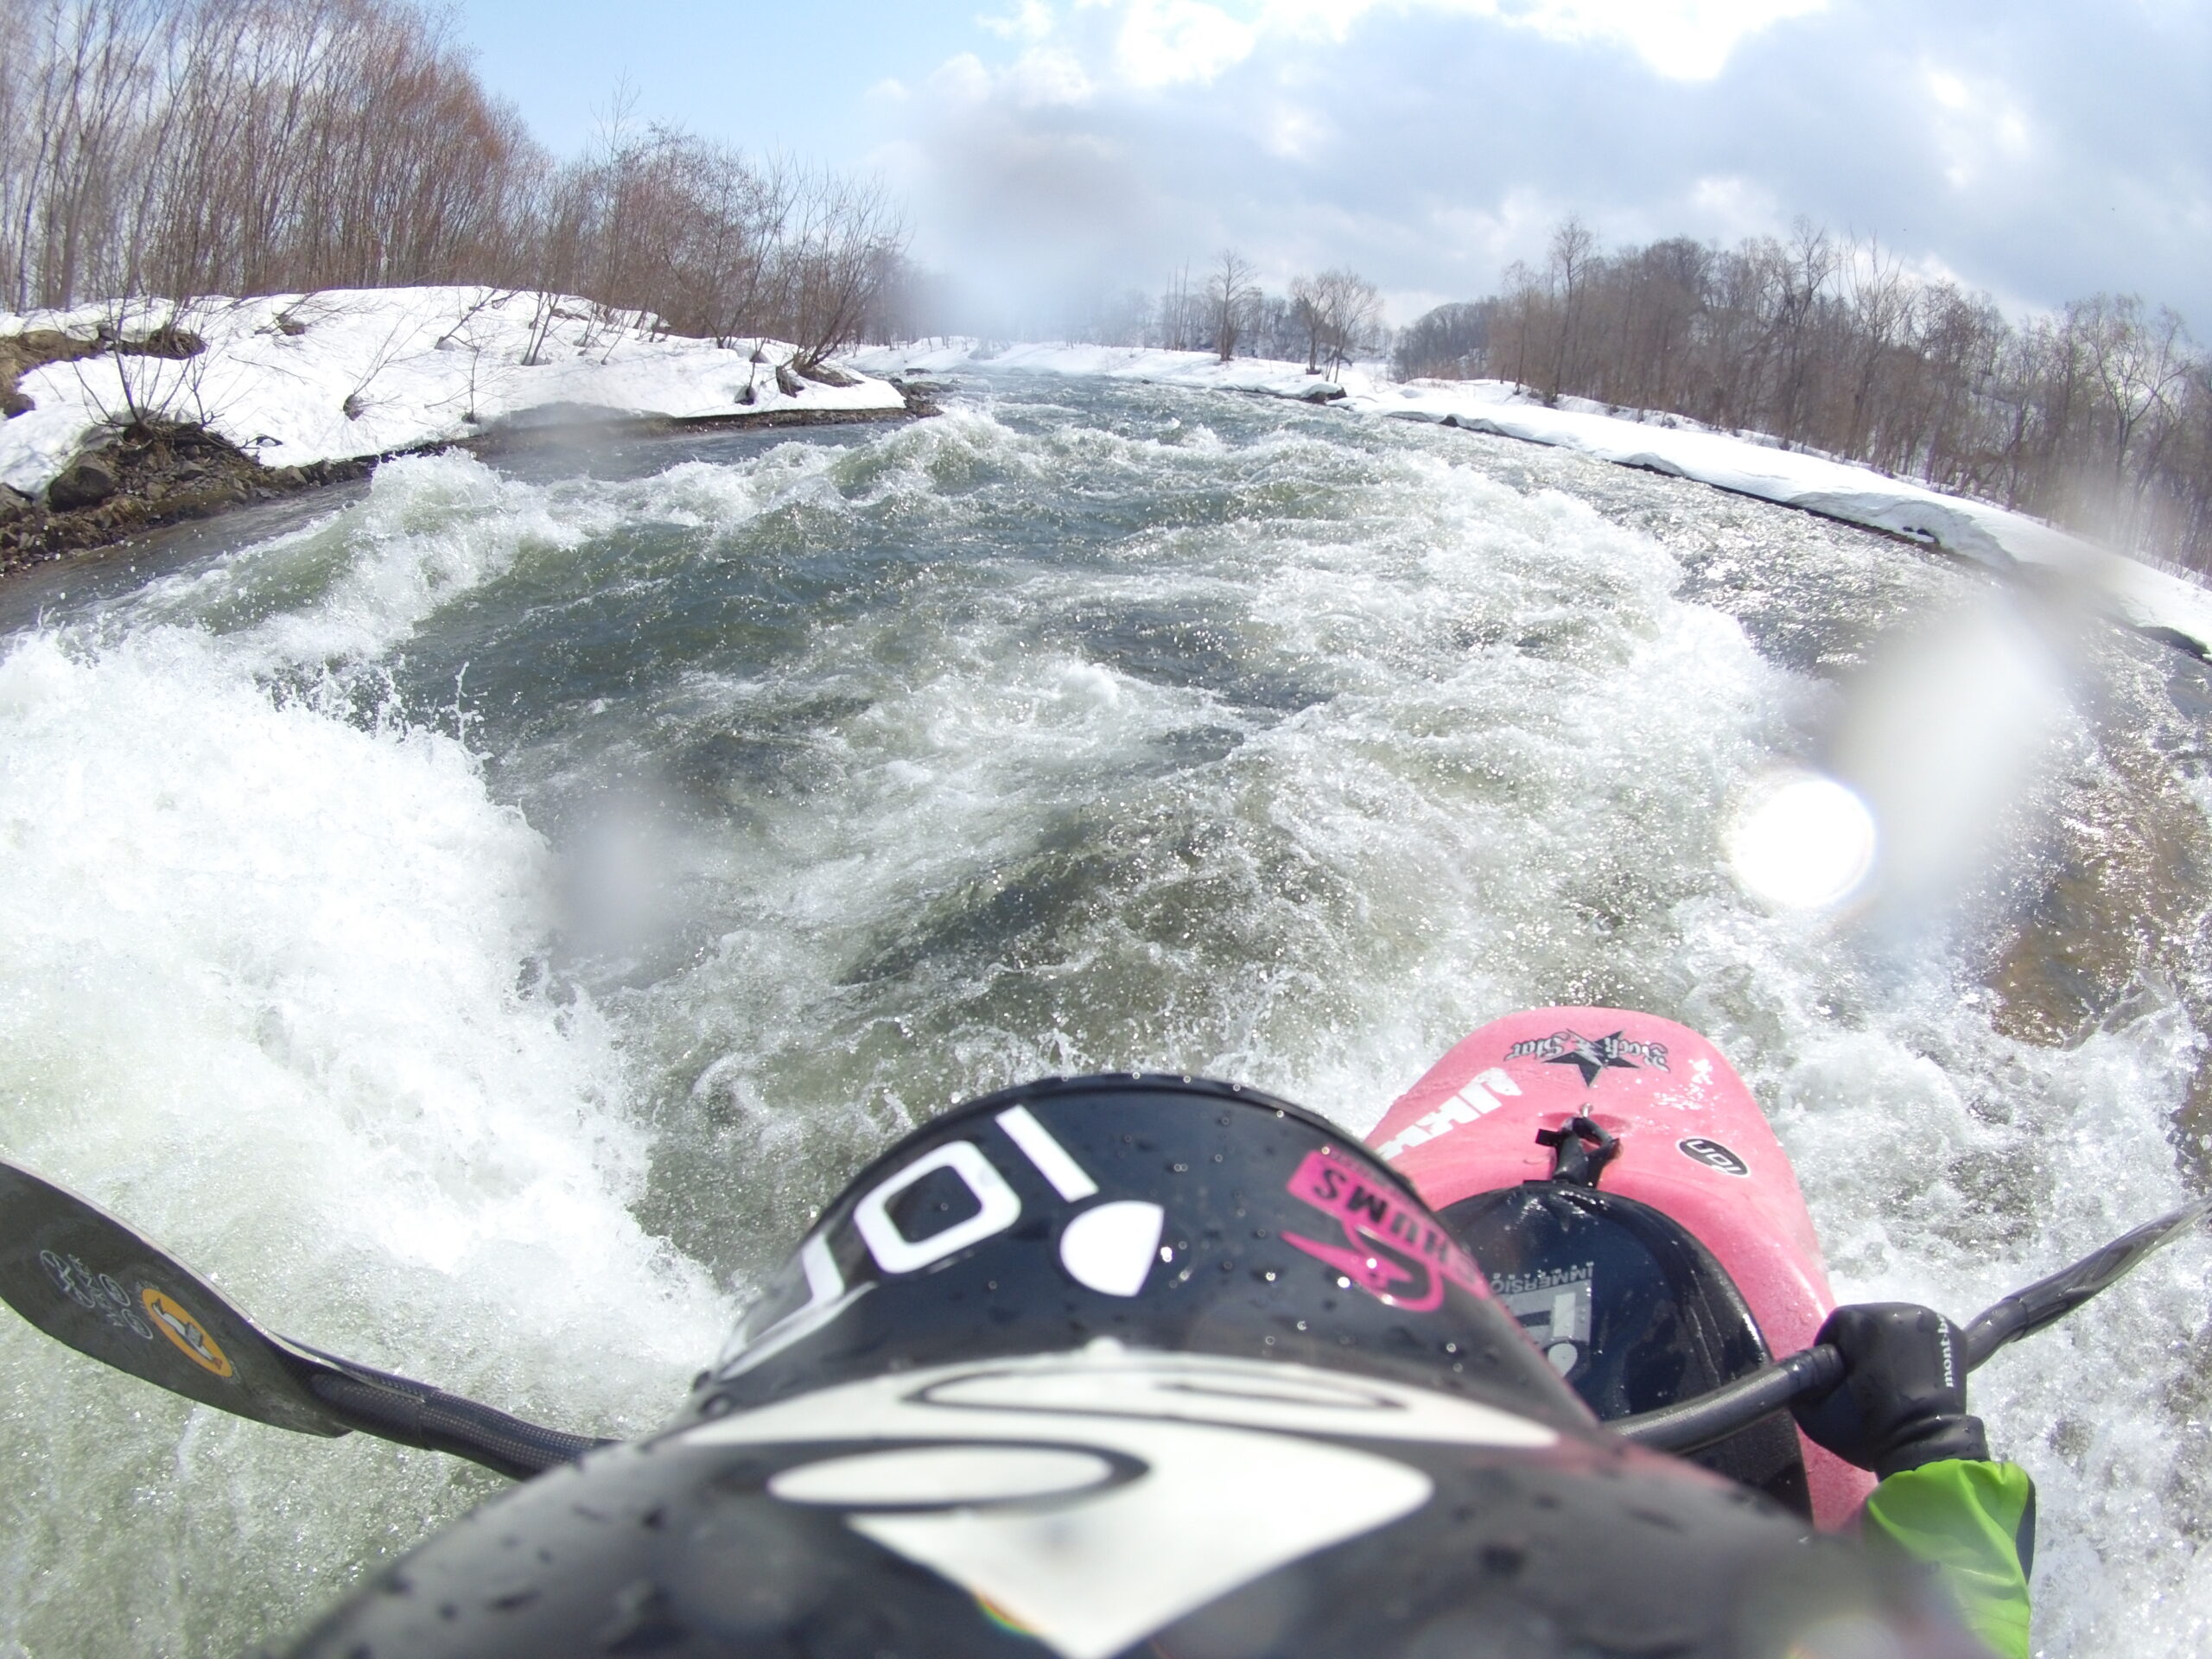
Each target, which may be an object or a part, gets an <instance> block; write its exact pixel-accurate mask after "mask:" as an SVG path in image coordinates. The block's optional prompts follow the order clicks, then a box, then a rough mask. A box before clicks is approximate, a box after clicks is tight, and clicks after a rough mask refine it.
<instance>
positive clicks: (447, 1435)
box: [0, 1160, 606, 1480]
mask: <svg viewBox="0 0 2212 1659" xmlns="http://www.w3.org/2000/svg"><path fill="white" fill-rule="evenodd" d="M0 1300H5V1301H6V1302H7V1303H8V1304H9V1305H10V1306H12V1307H14V1308H15V1309H16V1312H17V1313H21V1314H22V1316H23V1317H24V1318H25V1319H28V1320H29V1321H30V1323H31V1324H33V1325H36V1326H37V1327H38V1328H39V1329H40V1330H41V1331H43V1332H46V1333H47V1335H48V1336H50V1337H52V1338H54V1340H55V1341H57V1342H60V1343H63V1344H67V1346H69V1347H71V1348H74V1349H75V1350H76V1351H78V1352H79V1353H80V1354H86V1355H89V1356H90V1357H92V1358H94V1359H97V1360H99V1361H101V1362H103V1363H105V1364H109V1365H112V1366H114V1367H115V1368H116V1369H117V1370H120V1371H127V1372H129V1373H130V1375H131V1376H136V1377H138V1378H140V1379H142V1380H143V1381H145V1382H148V1383H153V1384H154V1385H155V1386H156V1387H157V1388H162V1389H168V1391H169V1392H170V1393H171V1394H178V1395H183V1396H184V1397H185V1398H187V1399H188V1400H196V1401H198V1402H200V1403H201V1404H202V1405H209V1406H213V1407H215V1408H218V1409H219V1410H222V1411H227V1412H230V1413H232V1414H234V1415H237V1416H240V1417H251V1418H252V1419H253V1420H254V1421H257V1422H263V1423H269V1424H271V1425H273V1426H274V1427H278V1428H288V1429H290V1430H292V1431H293V1432H294V1433H301V1434H322V1435H339V1434H344V1433H347V1432H349V1431H353V1430H359V1432H360V1433H364V1434H370V1435H373V1436H375V1437H376V1438H377V1439H378V1440H394V1441H397V1443H398V1444H400V1445H402V1446H421V1447H423V1448H424V1449H426V1450H429V1451H433V1452H450V1453H451V1454H452V1455H454V1457H458V1458H466V1459H468V1460H469V1461H470V1462H471V1463H477V1464H481V1465H483V1466H484V1467H485V1468H486V1469H491V1470H495V1471H498V1472H499V1473H500V1474H503V1475H505V1476H507V1477H509V1478H512V1479H516V1480H522V1479H526V1478H529V1477H530V1476H531V1475H535V1474H537V1473H540V1472H542V1471H544V1470H547V1469H550V1468H551V1467H553V1466H554V1465H556V1464H561V1463H566V1462H569V1461H571V1460H572V1459H576V1458H579V1457H581V1456H582V1455H583V1454H584V1453H585V1452H588V1451H590V1450H591V1449H592V1447H594V1446H601V1445H604V1444H605V1443H606V1442H604V1441H601V1440H592V1439H590V1438H588V1437H587V1436H585V1435H582V1434H567V1433H562V1432H561V1431H560V1430H558V1429H554V1428H547V1427H543V1426H542V1425H540V1424H537V1423H531V1422H525V1421H523V1419H521V1418H519V1417H513V1416H510V1415H508V1414H507V1413H505V1412H504V1411H499V1410H497V1409H495V1408H493V1407H491V1406H486V1405H482V1404H480V1403H479V1402H476V1401H474V1400H464V1399H462V1398H461V1396H460V1395H454V1394H448V1393H447V1392H446V1391H445V1390H444V1389H437V1388H433V1387H431V1386H430V1385H429V1383H416V1382H414V1381H412V1380H411V1379H410V1378H408V1377H404V1376H395V1375H393V1374H392V1373H391V1372H389V1371H380V1370H377V1369H375V1368H374V1367H373V1366H369V1365H363V1364H360V1363H357V1362H355V1361H353V1360H350V1359H340V1358H339V1357H337V1356H336V1355H335V1354H326V1353H324V1352H322V1351H320V1350H318V1349H315V1348H310V1347H308V1346H307V1345H306V1344H304V1343H296V1342H291V1341H288V1340H287V1339H286V1338H283V1337H280V1336H277V1335H275V1334H274V1333H272V1332H268V1331H264V1330H263V1329H262V1328H261V1326H260V1325H257V1324H256V1323H255V1322H254V1321H253V1320H252V1319H249V1318H247V1317H246V1315H245V1313H242V1312H240V1311H239V1310H238V1308H237V1307H235V1306H232V1304H231V1302H230V1300H228V1299H227V1298H226V1297H225V1296H224V1295H223V1294H222V1293H221V1292H219V1291H218V1290H217V1289H216V1288H215V1287H213V1285H211V1284H209V1283H208V1282H207V1281H206V1280H204V1279H202V1278H200V1275H199V1274H195V1273H194V1272H193V1271H192V1270H191V1269H190V1268H187V1267H185V1266H184V1265H183V1264H182V1263H181V1262H178V1261H177V1260H176V1259H175V1257H173V1256H171V1255H168V1253H167V1252H166V1251H163V1250H162V1249H159V1248H157V1247H156V1246H155V1245H153V1244H151V1243H148V1242H147V1241H146V1240H145V1239H144V1238H143V1237H141V1236H139V1235H138V1234H137V1233H136V1232H134V1231H132V1230H131V1229H130V1228H129V1227H127V1226H125V1225H124V1224H123V1223H122V1222H120V1221H118V1220H117V1219H116V1218H115V1217H113V1216H111V1215H109V1214H107V1213H106V1212H105V1211H103V1210H101V1209H99V1207H98V1206H97V1205H92V1204H88V1203H86V1201H85V1200H84V1199H83V1198H79V1197H78V1196H77V1195H76V1194H75V1193H73V1192H69V1191H68V1190H67V1188H65V1187H60V1186H56V1185H54V1183H52V1182H51V1181H48V1180H44V1179H41V1178H40V1177H38V1176H36V1175H34V1174H32V1173H30V1172H29V1170H25V1169H20V1168H18V1167H16V1166H15V1165H13V1164H10V1163H8V1162H6V1161H5V1160H0Z"/></svg>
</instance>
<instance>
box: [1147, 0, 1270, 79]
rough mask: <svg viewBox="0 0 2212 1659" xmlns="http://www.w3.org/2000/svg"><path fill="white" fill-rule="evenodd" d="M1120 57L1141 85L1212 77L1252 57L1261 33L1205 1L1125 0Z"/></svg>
mask: <svg viewBox="0 0 2212 1659" xmlns="http://www.w3.org/2000/svg"><path fill="white" fill-rule="evenodd" d="M1258 39H1259V31H1258V30H1257V29H1253V28H1252V27H1250V26H1249V25H1248V24H1245V23H1242V22H1238V21H1237V20H1236V18H1234V17H1232V16H1230V15H1229V13H1227V12H1226V11H1224V10H1222V9H1221V8H1220V7H1218V6H1210V5H1206V4H1205V3H1203V0H1123V4H1122V28H1121V32H1120V35H1119V37H1118V38H1117V39H1116V41H1115V48H1114V58H1115V62H1116V65H1117V66H1118V67H1120V69H1121V71H1122V74H1123V75H1124V76H1126V77H1127V78H1128V80H1129V82H1130V83H1131V84H1132V85H1134V86H1147V87H1149V86H1174V85H1177V84H1178V83H1180V82H1183V81H1193V80H1195V81H1199V82H1205V81H1210V80H1212V79H1215V78H1216V77H1217V76H1218V75H1220V74H1221V73H1222V72H1223V71H1224V70H1225V69H1227V68H1229V67H1231V66H1232V65H1235V64H1238V63H1242V62H1243V60H1245V59H1246V58H1247V57H1249V56H1250V55H1251V52H1252V48H1253V46H1254V44H1255V42H1256V41H1258Z"/></svg>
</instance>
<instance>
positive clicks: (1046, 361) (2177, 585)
mask: <svg viewBox="0 0 2212 1659" xmlns="http://www.w3.org/2000/svg"><path fill="white" fill-rule="evenodd" d="M840 362H841V363H842V364H844V365H848V366H849V367H851V368H853V369H855V370H856V371H861V372H868V373H874V374H881V373H886V372H913V373H944V372H950V371H952V370H956V369H963V368H985V367H988V368H990V369H1027V370H1032V371H1037V372H1045V373H1053V374H1087V375H1104V376H1107V377H1109V378H1116V379H1124V380H1142V381H1149V382H1154V383H1157V384H1160V385H1177V386H1192V387H1205V388H1211V389H1212V390H1216V391H1249V392H1260V393H1263V394H1266V395H1268V396H1272V397H1308V398H1311V397H1316V396H1317V395H1319V396H1325V395H1326V388H1325V385H1324V383H1323V382H1321V381H1320V380H1319V378H1318V377H1315V376H1313V375H1309V374H1307V373H1306V370H1305V367H1304V365H1300V364H1296V363H1276V362H1268V361H1266V360H1263V359H1246V358H1240V359H1236V360H1235V361H1233V362H1230V363H1221V362H1217V361H1216V360H1215V358H1214V356H1213V354H1212V353H1211V352H1170V351H1160V350H1155V349H1153V348H1150V347H1146V346H1043V345H1031V346H985V345H982V344H980V343H979V342H977V341H975V340H959V339H954V340H941V341H936V342H931V341H922V342H919V343H917V344H915V345H912V346H874V347H869V348H868V349H867V350H864V351H861V352H856V353H851V354H849V356H847V357H845V358H842V359H840ZM1341 384H1342V386H1343V389H1344V397H1342V398H1341V399H1338V400H1334V402H1333V404H1332V406H1333V407H1335V408H1338V409H1345V410H1356V411H1357V412H1359V413H1361V414H1366V415H1387V416H1396V417H1398V418H1400V419H1404V420H1417V421H1434V422H1440V423H1452V424H1454V425H1457V426H1461V427H1465V428H1467V429H1470V430H1471V431H1477V432H1494V433H1497V434H1500V435H1503V436H1505V437H1510V438H1522V439H1526V440H1528V441H1529V442H1535V443H1546V444H1553V445H1556V446H1558V447H1560V448H1567V449H1576V450H1580V452H1582V453H1583V454H1587V455H1592V456H1595V457H1597V458H1598V459H1599V460H1601V461H1615V462H1618V463H1619V464H1620V465H1622V466H1626V467H1648V468H1649V469H1650V470H1652V471H1654V472H1659V473H1666V474H1670V475H1672V476H1675V477H1677V478H1687V479H1692V480H1696V481H1698V482H1700V483H1704V484H1712V485H1715V486H1719V488H1722V489H1726V490H1733V491H1736V492H1738V493H1740V494H1744V495H1752V496H1758V497H1759V498H1760V499H1764V500H1768V501H1776V502H1780V503H1781V504H1783V505H1785V506H1792V507H1802V508H1804V509H1806V510H1808V511H1809V512H1821V513H1825V514H1827V515H1828V516H1829V517H1831V518H1840V519H1844V520H1846V521H1847V522H1849V523H1852V524H1865V525H1866V526H1868V527H1869V528H1871V529H1875V530H1886V531H1896V532H1898V533H1900V534H1903V535H1906V536H1910V537H1914V538H1916V539H1917V540H1922V541H1925V542H1929V543H1932V544H1934V545H1936V546H1939V547H1942V548H1943V549H1945V550H1948V551H1949V552H1953V553H1956V554H1959V555H1961V556H1964V557H1967V558H1971V559H1976V560H1979V561H1980V562H1981V563H1985V564H1989V565H1993V566H1995V567H1997V568H1999V569H2013V568H2015V567H2017V566H2019V565H2033V566H2037V567H2041V568H2043V569H2049V570H2056V571H2059V572H2062V573H2063V574H2065V575H2068V576H2069V577H2071V578H2074V579H2075V580H2077V581H2081V582H2088V583H2092V584H2094V586H2095V587H2096V588H2099V589H2101V591H2102V594H2103V595H2104V598H2105V601H2106V602H2107V604H2108V605H2109V606H2110V607H2111V608H2112V609H2113V612H2114V613H2116V614H2117V615H2118V616H2119V617H2120V619H2121V620H2124V621H2126V622H2129V623H2132V624H2133V625H2134V626H2138V627H2148V628H2170V629H2171V630H2173V631H2174V632H2177V633H2180V634H2183V635H2185V636H2187V637H2188V638H2189V639H2193V640H2195V641H2196V642H2197V643H2198V644H2199V645H2202V646H2204V647H2206V648H2207V649H2208V650H2212V592H2207V591H2206V589H2204V588H2202V587H2200V586H2198V585H2197V584H2196V583H2195V582H2190V581H2189V580H2187V579H2186V578H2184V577H2181V576H2177V575H2171V574H2169V573H2167V572H2166V571H2164V570H2158V569H2153V568H2152V567H2151V566H2149V565H2146V564H2144V563H2140V562H2139V561H2138V560H2134V559H2129V558H2122V557H2120V556H2117V555H2115V554H2113V553H2110V552H2107V551H2106V550H2104V549H2102V548H2100V547H2098V546H2096V545H2094V543H2090V542H2087V541H2084V540H2083V539H2082V537H2078V536H2073V535H2069V534H2068V533H2067V532H2066V531H2062V530H2057V529H2054V528H2053V527H2052V526H2051V525H2050V524H2044V522H2043V521H2042V520H2040V519H2037V518H2029V517H2028V516H2027V515H2026V514H2024V513H2019V512H2011V511H2009V510H2007V509H2005V508H2004V507H1998V506H1992V505H1989V504H1988V503H1986V502H1981V501H1970V500H1967V499H1963V498H1961V497H1959V496H1955V495H1944V494H1942V493H1938V492H1936V491H1935V490H1931V489H1929V488H1927V487H1926V486H1923V485H1918V484H1911V483H1908V482H1906V481H1904V480H1901V479H1895V478H1891V477H1888V476H1886V475H1885V474H1881V473H1878V472H1875V471H1873V470H1872V468H1870V467H1857V466H1853V465H1851V464H1849V463H1847V462H1844V461H1830V460H1827V459H1826V458H1824V457H1821V456H1819V455H1808V454H1801V453H1799V452H1797V451H1795V450H1789V449H1783V448H1776V447H1773V446H1772V445H1770V444H1768V443H1762V442H1758V441H1757V440H1756V439H1752V438H1747V437H1741V436H1738V435H1734V434H1732V433H1726V432H1717V431H1714V430H1713V429H1710V428H1706V427H1700V426H1699V425H1697V424H1696V423H1694V422H1691V421H1687V420H1683V419H1681V417H1679V416H1656V417H1649V418H1646V419H1641V420H1638V419H1632V418H1628V417H1625V416H1618V415H1613V414H1609V413H1608V412H1606V410H1605V406H1604V405H1602V404H1592V403H1589V402H1586V401H1585V400H1583V399H1580V398H1572V397H1571V398H1565V399H1562V400H1561V407H1560V408H1557V409H1549V408H1546V407H1545V406H1544V405H1543V404H1540V403H1536V402H1533V401H1531V400H1529V399H1528V398H1527V397H1524V396H1523V395H1522V394H1521V393H1520V392H1519V391H1517V390H1516V388H1515V387H1514V386H1512V385H1510V384H1509V383H1507V382H1504V381H1501V380H1413V381H1408V382H1406V383H1404V384H1402V385H1400V384H1394V383H1392V382H1390V381H1389V380H1387V379H1384V378H1382V377H1381V376H1379V375H1376V374H1373V373H1370V372H1366V371H1364V370H1361V369H1357V368H1354V369H1349V370H1346V371H1344V372H1343V374H1342V376H1341Z"/></svg>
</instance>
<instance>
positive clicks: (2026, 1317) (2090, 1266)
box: [1966, 1198, 2212, 1370]
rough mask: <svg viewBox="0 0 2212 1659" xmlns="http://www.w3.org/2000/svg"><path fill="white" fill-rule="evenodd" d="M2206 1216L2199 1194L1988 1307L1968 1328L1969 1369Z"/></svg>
mask: <svg viewBox="0 0 2212 1659" xmlns="http://www.w3.org/2000/svg"><path fill="white" fill-rule="evenodd" d="M2207 1214H2212V1198H2199V1199H2198V1200H2197V1201H2196V1203H2195V1204H2192V1205H2185V1206H2184V1207H2183V1208H2182V1209H2179V1210H2177V1211H2174V1212H2173V1213H2172V1214H2171V1215H2170V1216H2161V1217H2158V1220H2156V1221H2146V1222H2145V1223H2144V1224H2143V1225H2141V1226H2140V1227H2138V1228H2137V1229H2135V1230H2134V1231H2133V1232H2130V1233H2123V1234H2122V1235H2120V1237H2118V1238H2115V1239H2114V1240H2113V1242H2112V1243H2109V1244H2107V1245H2106V1246H2104V1247H2103V1248H2102V1249H2097V1250H2093V1251H2091V1252H2090V1253H2089V1254H2088V1255H2085V1256H2083V1257H2082V1259H2081V1260H2080V1261H2079V1262H2075V1264H2074V1265H2073V1266H2072V1267H2070V1268H2061V1269H2060V1270H2059V1271H2058V1272H2056V1273H2054V1274H2051V1275H2050V1278H2048V1279H2038V1280H2037V1281H2035V1283H2033V1284H2032V1285H2030V1286H2028V1287H2025V1288H2024V1289H2022V1290H2016V1291H2014V1292H2013V1293H2012V1294H2011V1295H2010V1296H2007V1297H2006V1298H2005V1300H2003V1301H2001V1302H1995V1303H1993V1304H1992V1305H1991V1306H1988V1307H1986V1308H1984V1309H1983V1310H1982V1311H1981V1312H1980V1313H1979V1314H1977V1315H1975V1317H1974V1323H1973V1324H1972V1325H1968V1326H1967V1329H1966V1338H1967V1370H1976V1369H1978V1368H1979V1367H1980V1365H1981V1364H1982V1363H1984V1362H1985V1361H1986V1360H1987V1359H1988V1358H1989V1357H1990V1356H1991V1355H1992V1354H1993V1353H1995V1352H1996V1351H1998V1350H1999V1348H2002V1347H2003V1346H2004V1345H2005V1344H2006V1343H2008V1342H2015V1341H2018V1339H2019V1338H2022V1337H2025V1336H2031V1335H2032V1334H2033V1333H2034V1332H2037V1331H2040V1330H2042V1329H2043V1328H2044V1326H2045V1325H2051V1324H2055V1323H2056V1322H2057V1321H2058V1320H2060V1319H2064V1318H2065V1317H2066V1316H2067V1315H2068V1314H2069V1313H2072V1312H2073V1311H2074V1310H2075V1308H2077V1307H2079V1306H2082V1303H2084V1302H2086V1301H2088V1300H2089V1298H2091V1297H2092V1296H2094V1295H2095V1294H2097V1293H2098V1292H2099V1291H2101V1290H2103V1289H2105V1288H2106V1287H2107V1286H2109V1285H2112V1284H2113V1283H2115V1282H2117V1281H2119V1280H2120V1279H2123V1278H2125V1277H2126V1275H2127V1274H2130V1273H2132V1272H2133V1271H2134V1269H2135V1268H2137V1267H2138V1266H2139V1264H2140V1263H2141V1262H2142V1261H2143V1259H2144V1258H2145V1256H2147V1255H2151V1254H2152V1252H2153V1251H2155V1250H2159V1249H2164V1247H2165V1246H2167V1245H2169V1244H2171V1243H2173V1242H2174V1240H2176V1239H2177V1238H2179V1237H2181V1236H2182V1235H2183V1234H2184V1233H2187V1232H2189V1231H2190V1230H2191V1229H2192V1228H2194V1227H2196V1224H2198V1223H2199V1222H2201V1221H2202V1220H2203V1219H2204V1217H2205V1216H2206V1215H2207Z"/></svg>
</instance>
